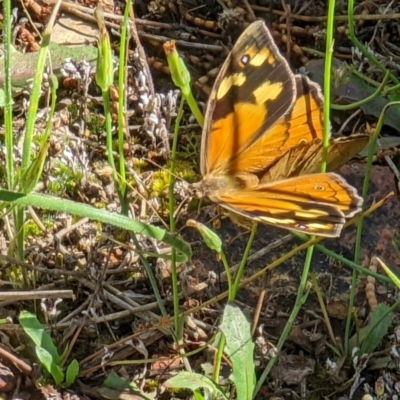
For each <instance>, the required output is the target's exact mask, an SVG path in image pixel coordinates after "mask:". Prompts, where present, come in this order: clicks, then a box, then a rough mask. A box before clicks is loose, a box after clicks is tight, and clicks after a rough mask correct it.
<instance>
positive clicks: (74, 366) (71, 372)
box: [65, 359, 79, 386]
mask: <svg viewBox="0 0 400 400" xmlns="http://www.w3.org/2000/svg"><path fill="white" fill-rule="evenodd" d="M78 374H79V363H78V361H76V360H75V359H73V360H72V362H71V364H69V365H68V368H67V373H66V376H65V383H66V385H67V386H71V385H72V384H73V383H74V382H75V379H76V377H77V376H78Z"/></svg>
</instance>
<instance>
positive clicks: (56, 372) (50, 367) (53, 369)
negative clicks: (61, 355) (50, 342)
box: [35, 347, 64, 386]
mask: <svg viewBox="0 0 400 400" xmlns="http://www.w3.org/2000/svg"><path fill="white" fill-rule="evenodd" d="M35 350H36V355H37V357H38V359H39V362H40V364H41V365H42V366H43V367H44V368H45V369H46V370H47V372H48V373H49V374H50V375H51V376H52V377H53V379H54V382H55V384H56V385H57V386H59V385H61V384H62V383H63V381H64V373H63V371H62V369H61V367H60V366H59V365H57V364H56V363H55V361H54V359H53V357H52V355H51V354H50V353H49V352H48V351H47V350H46V349H44V348H43V347H36V348H35Z"/></svg>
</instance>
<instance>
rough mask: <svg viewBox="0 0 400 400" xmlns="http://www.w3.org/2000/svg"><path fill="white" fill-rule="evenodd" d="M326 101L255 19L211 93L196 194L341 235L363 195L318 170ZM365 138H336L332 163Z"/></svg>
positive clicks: (262, 217)
mask: <svg viewBox="0 0 400 400" xmlns="http://www.w3.org/2000/svg"><path fill="white" fill-rule="evenodd" d="M322 105H323V99H322V95H321V91H320V88H319V87H318V86H317V85H316V84H314V83H312V82H311V81H310V80H308V78H306V77H303V76H300V75H294V74H293V73H292V71H291V70H290V68H289V66H288V64H287V62H286V60H285V59H284V58H283V57H282V55H281V54H280V53H279V51H278V49H277V47H276V45H275V43H274V42H273V39H272V37H271V34H270V33H269V31H268V29H267V28H266V27H265V25H264V23H263V22H262V21H257V22H254V23H252V24H251V25H250V26H249V27H248V28H247V29H246V30H245V32H244V33H243V34H242V35H241V36H240V37H239V39H238V41H237V42H236V44H235V46H234V47H233V49H232V51H231V53H230V55H229V56H228V58H227V60H226V61H225V63H224V65H223V67H222V69H221V71H220V73H219V75H218V77H217V79H216V82H215V84H214V88H213V90H212V93H211V97H210V100H209V104H208V108H207V111H206V116H205V124H204V128H203V137H202V150H201V155H202V158H201V173H202V175H203V179H202V181H201V182H199V183H197V184H195V185H193V186H194V189H195V192H196V195H197V196H206V197H209V198H210V200H212V201H213V202H215V203H217V204H220V205H222V206H223V207H225V208H227V209H228V210H230V211H233V212H235V213H238V214H241V215H243V216H245V217H248V218H251V219H253V220H256V221H260V222H264V223H267V224H273V225H275V226H279V227H282V228H285V229H292V230H297V231H300V232H305V233H309V234H315V235H320V236H338V235H339V234H340V231H341V229H342V227H343V224H344V223H345V221H346V218H349V217H351V216H353V215H354V214H356V213H357V212H359V211H360V207H361V204H362V199H361V198H360V197H359V196H358V195H357V191H356V190H355V189H354V188H353V187H352V186H350V185H349V184H348V183H347V182H346V181H345V180H344V179H343V178H342V177H341V176H340V175H338V174H336V173H332V172H331V173H320V168H321V163H322V159H323V156H322V155H323V145H322V143H323V140H322V139H323V116H322V112H321V109H322ZM367 142H368V136H366V135H358V136H356V137H353V138H348V139H347V138H346V139H339V140H337V139H334V140H331V143H330V146H329V148H328V151H327V164H328V170H334V169H337V168H338V167H339V166H340V165H342V164H343V163H344V162H346V161H347V160H348V159H350V158H351V157H353V156H354V155H355V154H357V153H358V152H359V151H361V150H362V149H363V148H364V147H365V145H366V144H367Z"/></svg>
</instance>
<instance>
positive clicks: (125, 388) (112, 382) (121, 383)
mask: <svg viewBox="0 0 400 400" xmlns="http://www.w3.org/2000/svg"><path fill="white" fill-rule="evenodd" d="M103 388H110V389H114V390H116V391H118V392H120V393H122V392H129V393H132V394H135V395H137V396H138V397H139V396H140V397H141V398H143V399H147V400H153V397H152V396H149V395H148V394H146V393H144V392H143V391H141V390H140V389H139V388H138V386H137V385H136V384H135V383H134V382H127V381H126V380H125V379H123V378H121V377H120V376H119V375H117V374H116V373H115V372H114V371H112V372H111V373H110V375H108V376H107V378H106V379H105V380H104V382H103ZM127 398H128V396H127Z"/></svg>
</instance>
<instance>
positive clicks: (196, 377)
mask: <svg viewBox="0 0 400 400" xmlns="http://www.w3.org/2000/svg"><path fill="white" fill-rule="evenodd" d="M164 386H165V387H166V388H168V389H170V388H175V389H191V390H193V391H195V390H197V389H200V388H206V389H208V390H209V391H210V392H211V393H212V394H213V395H214V396H217V395H220V396H222V397H223V398H224V399H227V397H226V396H225V394H224V392H223V391H222V388H221V387H220V386H219V385H217V384H216V383H214V382H213V381H212V380H211V379H210V378H207V377H206V376H204V375H201V374H197V373H194V372H186V371H182V372H180V373H179V374H178V375H176V376H174V377H172V378H171V379H168V380H167V381H166V382H165V383H164Z"/></svg>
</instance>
